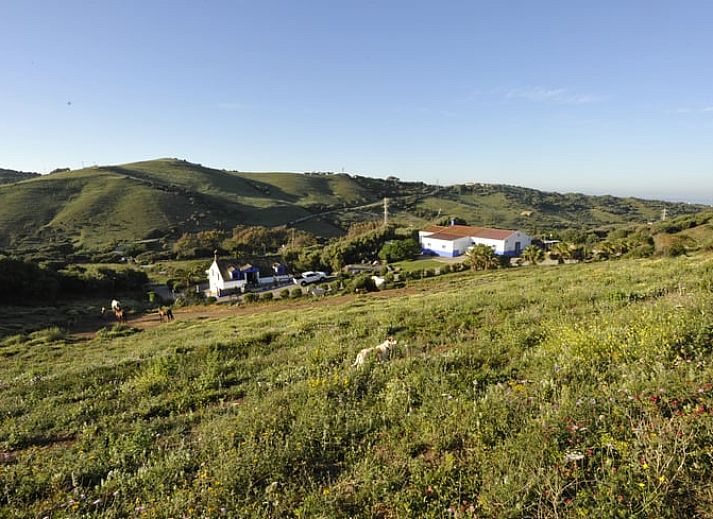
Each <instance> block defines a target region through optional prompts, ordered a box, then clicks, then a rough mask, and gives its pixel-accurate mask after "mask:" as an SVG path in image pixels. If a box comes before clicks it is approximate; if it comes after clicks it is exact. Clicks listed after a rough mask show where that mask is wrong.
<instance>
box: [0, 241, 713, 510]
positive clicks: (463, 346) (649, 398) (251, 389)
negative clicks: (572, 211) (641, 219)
mask: <svg viewBox="0 0 713 519" xmlns="http://www.w3.org/2000/svg"><path fill="white" fill-rule="evenodd" d="M712 305H713V257H711V255H709V254H698V255H694V256H681V257H675V258H668V257H663V258H657V259H623V260H621V261H617V262H598V263H590V264H566V265H560V266H557V267H553V268H539V267H525V268H522V269H508V270H496V271H486V272H475V273H473V272H459V273H452V274H448V275H446V276H439V277H433V278H427V279H424V280H419V281H408V285H407V287H406V288H405V289H404V291H401V292H399V291H394V292H391V293H390V292H385V293H381V294H372V295H364V296H360V297H358V298H353V297H351V298H346V299H341V300H340V301H339V302H334V303H331V304H323V305H313V306H304V305H302V306H301V307H300V308H295V309H290V306H289V303H285V304H281V303H278V302H275V303H269V304H266V308H269V309H270V311H266V312H258V313H255V314H254V315H250V316H246V315H241V316H240V317H239V318H237V317H236V318H224V319H219V320H218V319H216V320H204V321H181V320H177V321H174V322H172V323H170V324H166V325H163V326H161V327H158V328H154V329H150V330H146V331H143V332H136V331H135V330H131V329H125V328H122V327H116V328H115V329H111V330H108V331H106V332H104V333H102V334H100V335H98V336H97V337H96V338H94V339H92V340H90V341H76V340H74V339H73V338H72V337H70V336H68V335H67V334H66V333H65V332H63V331H62V330H61V329H59V328H49V329H46V330H43V331H40V332H35V333H32V334H29V335H26V334H20V335H14V336H11V337H7V338H5V339H3V340H2V342H1V343H0V357H1V358H2V362H1V363H0V416H2V421H1V422H0V517H42V516H98V517H136V516H139V517H201V516H206V517H384V518H386V517H476V516H477V517H535V516H537V517H568V516H587V517H690V516H696V515H698V516H710V515H711V514H713V483H711V481H713V463H711V461H712V460H711V457H713V449H712V448H711V445H710V438H711V436H712V435H713V414H712V413H713V365H712V364H711V362H712V361H713V314H712V313H711V308H713V306H712ZM389 334H393V335H395V337H396V338H397V340H398V342H399V344H398V346H397V348H396V350H395V352H394V355H393V356H392V358H391V359H390V360H389V361H388V362H385V363H371V364H368V365H367V366H365V367H364V368H362V369H356V368H352V367H351V364H352V362H353V361H354V358H355V355H356V353H357V352H358V351H359V350H360V349H362V348H364V347H368V346H374V345H376V344H378V343H380V342H382V341H383V339H384V338H385V337H386V336H387V335H389Z"/></svg>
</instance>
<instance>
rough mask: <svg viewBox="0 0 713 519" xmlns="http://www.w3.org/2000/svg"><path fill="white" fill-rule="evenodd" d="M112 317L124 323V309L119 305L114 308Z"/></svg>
mask: <svg viewBox="0 0 713 519" xmlns="http://www.w3.org/2000/svg"><path fill="white" fill-rule="evenodd" d="M114 317H116V320H117V321H119V323H121V324H124V323H126V316H125V315H124V309H123V308H121V307H119V308H117V309H116V310H114Z"/></svg>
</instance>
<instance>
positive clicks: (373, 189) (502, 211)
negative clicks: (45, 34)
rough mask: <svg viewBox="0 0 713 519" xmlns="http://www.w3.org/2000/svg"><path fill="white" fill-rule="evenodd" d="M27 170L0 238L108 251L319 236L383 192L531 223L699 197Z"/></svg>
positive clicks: (404, 211) (151, 169)
mask: <svg viewBox="0 0 713 519" xmlns="http://www.w3.org/2000/svg"><path fill="white" fill-rule="evenodd" d="M28 178H29V180H26V181H25V182H20V183H13V184H8V185H2V186H0V248H8V247H13V248H14V250H17V251H19V252H22V251H25V250H36V249H38V248H39V249H42V248H45V249H47V248H49V249H53V248H54V249H56V248H58V247H59V248H62V250H66V251H69V250H72V251H78V250H84V251H98V250H105V251H108V250H111V249H112V248H113V246H114V245H115V244H116V243H117V242H124V241H132V240H140V239H145V238H166V239H169V240H171V239H175V238H176V237H178V236H180V234H181V233H183V232H188V231H191V232H193V231H197V230H203V229H213V228H224V229H230V228H232V227H234V226H235V225H238V224H247V225H265V226H278V225H294V226H296V227H298V228H301V229H304V230H307V231H310V232H312V233H314V234H316V235H318V236H323V237H330V236H336V235H339V234H342V233H343V232H344V231H345V229H346V228H348V226H349V225H350V224H351V223H354V222H357V221H363V220H370V219H377V218H381V217H382V213H383V209H382V207H381V200H382V199H383V198H384V197H389V198H390V207H389V211H390V218H391V219H392V221H395V222H396V223H399V224H402V225H412V226H415V227H418V226H422V225H424V224H425V223H427V222H431V221H434V220H436V219H439V218H446V217H449V216H455V217H459V218H462V219H465V220H466V221H467V222H468V223H470V224H480V225H492V226H501V227H518V228H522V229H524V230H526V231H529V232H531V233H538V232H543V231H546V230H551V229H560V228H567V227H579V228H592V227H599V226H607V225H615V224H621V223H644V222H647V221H652V220H656V219H657V218H658V216H659V213H660V211H661V210H662V208H664V207H665V208H666V209H667V211H668V214H669V216H671V217H675V216H679V215H687V214H693V213H695V212H697V211H699V210H700V209H701V208H702V207H701V206H694V205H688V204H681V203H670V202H657V201H649V200H639V199H633V198H616V197H609V196H604V197H593V196H586V195H581V194H564V195H563V194H558V193H545V192H541V191H537V190H534V189H526V188H521V187H513V186H502V185H490V184H477V185H470V186H463V185H460V186H458V185H457V186H451V187H446V188H441V187H437V186H429V185H426V184H423V183H421V182H400V181H398V180H397V179H393V178H391V179H388V180H383V179H374V178H368V177H362V176H353V175H347V174H317V173H312V174H309V173H306V174H300V173H243V172H231V171H224V170H217V169H212V168H207V167H204V166H201V165H199V164H192V163H189V162H186V161H183V160H178V159H159V160H152V161H146V162H136V163H130V164H123V165H118V166H102V167H91V168H85V169H81V170H77V171H61V172H57V173H54V174H51V175H44V176H32V175H31V176H30V177H28Z"/></svg>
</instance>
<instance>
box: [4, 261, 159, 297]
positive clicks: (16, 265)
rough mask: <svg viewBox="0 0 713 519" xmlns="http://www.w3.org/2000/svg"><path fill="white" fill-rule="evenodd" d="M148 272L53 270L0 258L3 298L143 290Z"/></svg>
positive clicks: (112, 293)
mask: <svg viewBox="0 0 713 519" xmlns="http://www.w3.org/2000/svg"><path fill="white" fill-rule="evenodd" d="M148 281H149V280H148V276H147V275H146V273H145V272H141V271H138V270H133V269H126V270H121V271H115V270H112V269H108V268H100V269H99V270H98V271H97V272H96V273H88V272H86V270H84V269H83V268H81V267H74V268H72V269H69V270H52V269H50V268H43V267H40V266H38V265H37V264H35V263H31V262H27V261H22V260H19V259H14V258H9V257H2V258H0V302H5V303H10V302H13V303H23V302H25V301H38V300H48V301H54V300H56V299H57V298H58V297H61V296H69V295H72V296H77V295H88V294H105V295H108V296H111V295H114V294H116V293H120V292H131V291H139V290H143V288H144V287H145V285H146V284H147V283H148Z"/></svg>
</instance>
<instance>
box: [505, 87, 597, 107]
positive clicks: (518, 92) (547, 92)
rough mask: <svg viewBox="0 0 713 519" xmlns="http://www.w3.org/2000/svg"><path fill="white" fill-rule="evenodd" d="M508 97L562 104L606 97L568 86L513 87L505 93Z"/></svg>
mask: <svg viewBox="0 0 713 519" xmlns="http://www.w3.org/2000/svg"><path fill="white" fill-rule="evenodd" d="M505 97H506V98H508V99H526V100H528V101H535V102H540V103H555V104H562V105H584V104H590V103H598V102H600V101H603V100H604V97H602V96H598V95H593V94H580V93H577V92H570V91H569V90H567V89H566V88H544V87H532V88H513V89H510V90H508V91H507V92H506V93H505Z"/></svg>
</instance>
